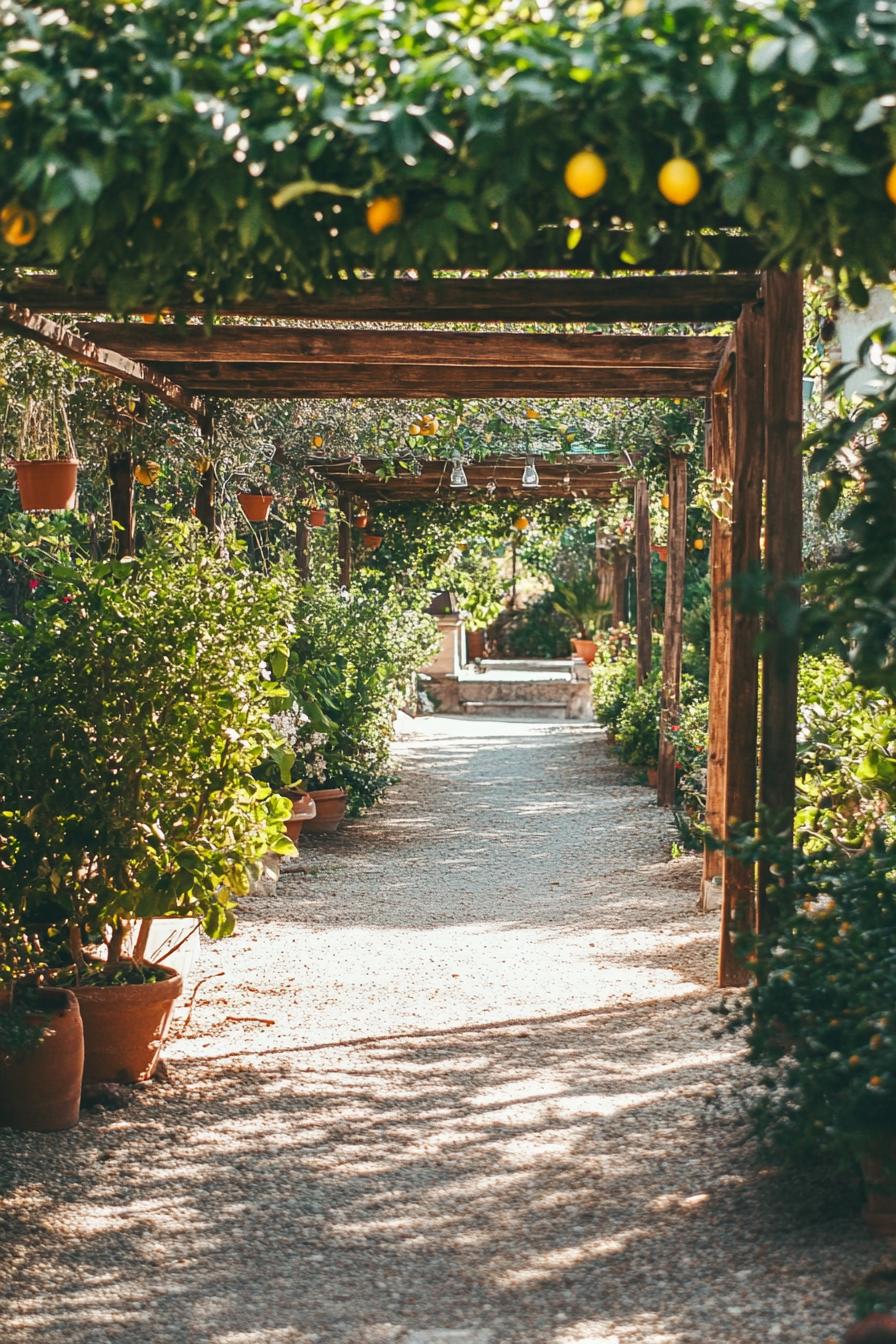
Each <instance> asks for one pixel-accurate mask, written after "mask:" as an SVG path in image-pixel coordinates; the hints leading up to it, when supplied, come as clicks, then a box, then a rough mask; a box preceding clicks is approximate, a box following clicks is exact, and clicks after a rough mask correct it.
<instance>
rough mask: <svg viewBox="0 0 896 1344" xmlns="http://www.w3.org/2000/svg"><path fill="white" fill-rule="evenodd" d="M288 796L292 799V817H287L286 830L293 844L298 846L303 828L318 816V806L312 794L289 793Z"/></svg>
mask: <svg viewBox="0 0 896 1344" xmlns="http://www.w3.org/2000/svg"><path fill="white" fill-rule="evenodd" d="M286 796H287V798H291V799H292V816H291V817H287V819H286V821H285V822H284V829H285V830H286V834H287V835H288V836H289V838H290V840H291V841H292V842H293V844H294V845H297V844H298V843H299V836H300V835H301V834H302V827H303V826H304V825H306V824H307V823H308V822H309V821H313V820H314V818H315V817H316V816H317V804H316V803H315V801H314V799H313V798H312V797H311V794H310V793H289V792H287V794H286Z"/></svg>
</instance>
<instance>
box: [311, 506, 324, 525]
mask: <svg viewBox="0 0 896 1344" xmlns="http://www.w3.org/2000/svg"><path fill="white" fill-rule="evenodd" d="M326 525H327V511H326V509H309V510H308V526H309V527H326Z"/></svg>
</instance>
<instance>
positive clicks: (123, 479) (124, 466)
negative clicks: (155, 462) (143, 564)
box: [106, 449, 135, 556]
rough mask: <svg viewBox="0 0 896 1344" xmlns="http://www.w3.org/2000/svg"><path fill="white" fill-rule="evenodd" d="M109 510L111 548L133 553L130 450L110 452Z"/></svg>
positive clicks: (132, 478)
mask: <svg viewBox="0 0 896 1344" xmlns="http://www.w3.org/2000/svg"><path fill="white" fill-rule="evenodd" d="M106 467H107V471H108V475H109V512H110V515H111V518H112V550H113V552H114V554H115V555H117V556H122V555H133V554H134V540H135V527H134V459H133V457H132V456H131V453H130V450H129V449H125V450H124V451H123V452H120V453H110V454H109V456H108V458H107V460H106Z"/></svg>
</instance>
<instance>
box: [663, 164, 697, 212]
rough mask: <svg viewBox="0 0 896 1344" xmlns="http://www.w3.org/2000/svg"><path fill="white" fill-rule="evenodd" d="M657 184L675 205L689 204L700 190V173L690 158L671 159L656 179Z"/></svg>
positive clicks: (667, 198)
mask: <svg viewBox="0 0 896 1344" xmlns="http://www.w3.org/2000/svg"><path fill="white" fill-rule="evenodd" d="M656 182H657V186H658V187H659V189H660V191H661V192H662V194H663V195H664V196H665V198H666V200H667V201H671V202H672V204H673V205H687V204H688V202H689V201H692V200H693V199H694V197H695V196H696V195H697V192H698V191H699V190H700V185H701V183H700V174H699V172H698V171H697V168H696V166H695V165H694V164H693V163H691V161H690V159H669V160H668V161H667V162H666V163H664V164H663V166H662V168H661V169H660V171H659V175H658V176H657V179H656Z"/></svg>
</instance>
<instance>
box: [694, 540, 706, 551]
mask: <svg viewBox="0 0 896 1344" xmlns="http://www.w3.org/2000/svg"><path fill="white" fill-rule="evenodd" d="M705 545H706V542H705V541H704V540H703V538H702V537H696V538H695V540H694V550H695V551H702V550H703V548H704V546H705Z"/></svg>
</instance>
